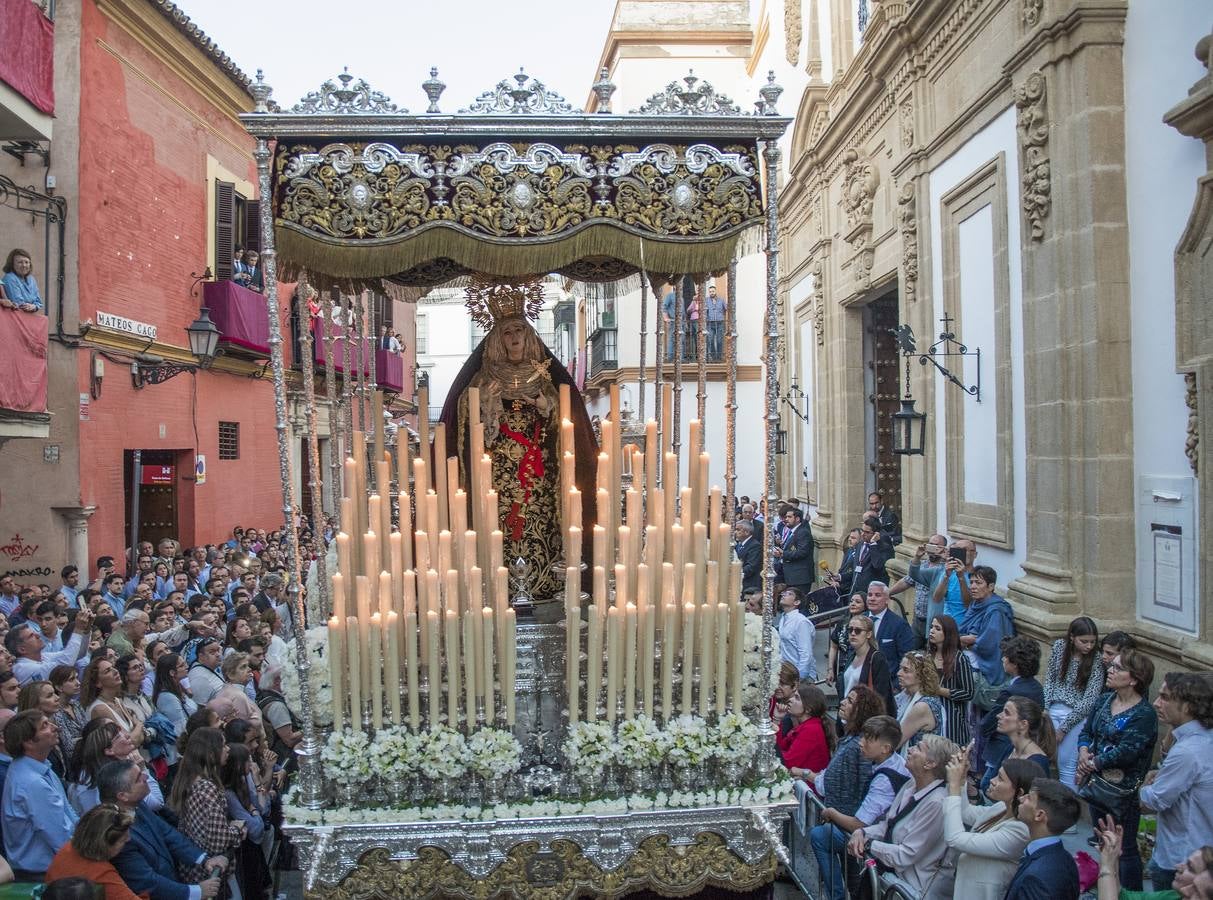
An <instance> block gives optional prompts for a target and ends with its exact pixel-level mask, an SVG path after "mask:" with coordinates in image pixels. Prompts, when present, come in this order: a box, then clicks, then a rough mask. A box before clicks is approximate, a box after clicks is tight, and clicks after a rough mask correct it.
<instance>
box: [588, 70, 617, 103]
mask: <svg viewBox="0 0 1213 900" xmlns="http://www.w3.org/2000/svg"><path fill="white" fill-rule="evenodd" d="M591 90H592V91H593V92H594V97H595V99H597V101H598V111H599V112H600V113H609V112H610V111H611V95H612V94H614V93H615V82H613V81H611V73H610V71H609V70H608V69H607V68H606V66H603V67H602V68H601V69H599V70H598V80H597V81H595V82H594V85H593V87H592V88H591Z"/></svg>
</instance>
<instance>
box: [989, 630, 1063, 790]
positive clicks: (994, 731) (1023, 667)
mask: <svg viewBox="0 0 1213 900" xmlns="http://www.w3.org/2000/svg"><path fill="white" fill-rule="evenodd" d="M1000 649H1001V650H1002V668H1003V671H1005V672H1006V673H1007V676H1008V677H1007V680H1006V681H1004V682H1003V684H1002V690H1000V691H999V692H998V696H997V697H996V698H995V700H994V704H993V705H992V706H991V707H990V708H989V710H987V711H986V714H985V715H984V716H983V717H982V719H981V725H980V728H981V733H982V735H984V736H985V739H986V749H985V754H984V756H983V757H982V760H983V761H984V762H985V764H986V771H985V774H984V775H983V776H982V779H981V789H982V790H983V791H984V790H985V788H986V785H988V784H989V783H990V780H991V779H992V778H993V777H994V776H995V775H996V774H998V770H999V768H1000V767H1001V766H1002V764H1003V761H1004V760H1005V759H1006V758H1007V757H1008V756H1010V755H1011V749H1012V748H1011V742H1010V741H1009V740H1008V739H1007V736H1006V735H1005V734H999V733H998V714H999V713H1001V712H1002V710H1003V707H1005V706H1006V705H1007V701H1008V700H1009V699H1011V698H1012V697H1027V698H1028V699H1029V700H1032V701H1033V702H1035V703H1036V704H1037V705H1038V706H1039V707H1040V708H1041V709H1044V707H1045V692H1044V688H1042V687H1041V686H1040V682H1039V681H1037V680H1036V674H1037V673H1038V672H1039V671H1040V644H1038V643H1036V641H1034V640H1033V639H1032V638H1030V637H1027V636H1026V635H1016V636H1014V637H1009V638H1003V641H1002V647H1001V648H1000ZM1045 714H1046V715H1047V714H1048V712H1047V710H1046V712H1045Z"/></svg>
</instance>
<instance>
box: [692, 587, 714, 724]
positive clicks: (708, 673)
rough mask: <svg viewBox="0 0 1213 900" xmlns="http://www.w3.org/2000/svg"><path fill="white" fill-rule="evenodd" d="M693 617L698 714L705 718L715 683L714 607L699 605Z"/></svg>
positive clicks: (709, 710)
mask: <svg viewBox="0 0 1213 900" xmlns="http://www.w3.org/2000/svg"><path fill="white" fill-rule="evenodd" d="M695 618H696V620H697V621H696V622H695V625H696V627H698V629H699V634H698V635H697V637H698V638H699V653H698V656H699V676H700V677H699V715H701V716H704V717H705V718H706V717H707V715H708V713H710V712H711V711H712V686H713V685H714V684H715V683H716V675H715V665H714V664H715V662H716V654H715V648H714V647H713V644H712V641H713V639H714V637H715V634H716V608H715V607H714V606H707V605H703V606H700V607H699V609H698V615H696V617H695Z"/></svg>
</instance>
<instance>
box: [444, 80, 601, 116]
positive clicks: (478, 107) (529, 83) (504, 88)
mask: <svg viewBox="0 0 1213 900" xmlns="http://www.w3.org/2000/svg"><path fill="white" fill-rule="evenodd" d="M513 82H514V83H513V84H511V83H510V80H509V79H502V80H501V81H499V82H497V86H496V87H495V88H493V89H492V90H491V91H485V92H484V93H483V94H481V95H480V96H479V97H477V98H476V100H475V101H474V102H473V103H472V105H471V106H469V107H468V108H467V109H461V110H459V112H460V114H461V115H483V116H494V115H506V116H520V115H522V116H529V115H565V116H567V115H576V114H577V112H578V111H577V110H575V109H573V105H572V104H571V103H569V102H568V101H567V100H565V99H564V97H562V96H560V95H559V94H557V93H556V92H555V91H552V90H548V88H547V86H546V85H544V83H543V82H542V81H539V80H538V79H537V78H532V77H530V76H529V75H527V74H526V72H524V71H523V70H522V69H519V70H518V73H517V74H516V75H514V76H513Z"/></svg>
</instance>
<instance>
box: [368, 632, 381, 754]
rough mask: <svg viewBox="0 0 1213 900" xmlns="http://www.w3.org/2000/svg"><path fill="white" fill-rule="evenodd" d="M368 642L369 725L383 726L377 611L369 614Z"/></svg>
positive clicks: (376, 728) (379, 728)
mask: <svg viewBox="0 0 1213 900" xmlns="http://www.w3.org/2000/svg"><path fill="white" fill-rule="evenodd" d="M369 634H370V642H369V643H368V645H367V648H366V656H367V662H368V663H369V664H370V670H371V727H373V728H374V729H375V730H376V731H379V730H381V729H382V728H383V620H382V619H381V618H380V616H379V613H377V612H376V613H374V614H372V616H371V624H370V631H369Z"/></svg>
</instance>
